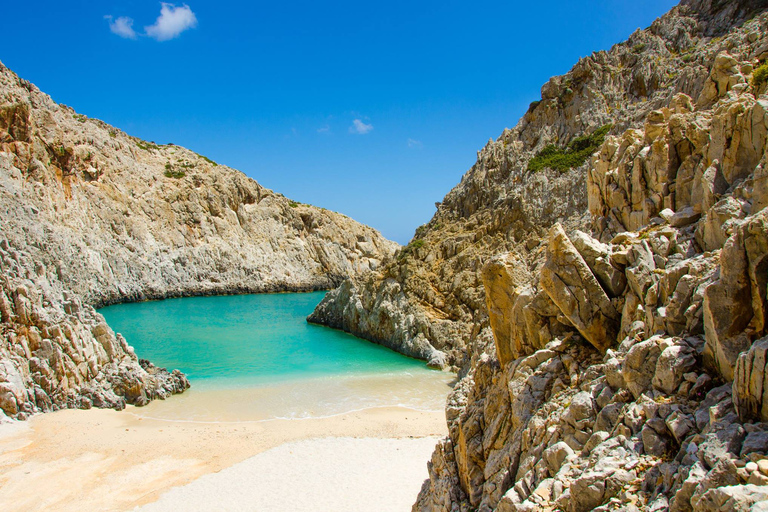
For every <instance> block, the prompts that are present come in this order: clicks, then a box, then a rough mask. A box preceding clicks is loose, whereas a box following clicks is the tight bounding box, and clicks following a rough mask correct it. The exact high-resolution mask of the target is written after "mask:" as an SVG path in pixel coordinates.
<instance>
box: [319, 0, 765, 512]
mask: <svg viewBox="0 0 768 512" xmlns="http://www.w3.org/2000/svg"><path fill="white" fill-rule="evenodd" d="M765 9H766V6H765V4H764V2H757V1H752V0H743V1H739V0H737V1H732V2H716V1H714V0H692V1H686V2H683V3H682V4H681V5H679V6H678V7H676V8H674V9H673V10H672V11H671V12H670V13H668V14H667V15H665V16H663V17H662V18H660V19H659V20H657V21H655V22H654V23H653V24H652V26H651V27H650V28H649V29H647V30H644V31H638V32H636V33H635V34H633V35H632V36H631V37H630V39H629V41H628V42H626V43H622V44H618V45H615V46H614V47H613V48H612V49H611V51H609V52H599V53H597V54H595V55H592V56H590V57H588V58H585V59H582V60H581V61H580V62H579V63H578V64H577V65H576V66H575V67H574V68H573V69H572V70H571V71H570V72H569V73H568V74H566V75H565V76H563V77H554V78H552V79H550V80H549V82H548V83H547V84H545V85H544V87H543V88H542V100H541V102H540V103H537V104H533V105H532V106H531V109H530V111H529V112H528V113H526V114H525V116H524V117H523V119H522V120H521V121H520V122H519V123H518V125H517V126H516V127H515V128H514V129H512V130H507V131H505V132H504V134H503V135H502V136H501V137H500V138H499V139H498V140H496V141H491V142H490V143H489V144H488V145H487V146H486V147H485V148H484V149H483V150H482V151H481V152H480V153H479V155H478V157H479V158H478V163H477V164H476V165H475V166H474V167H473V168H472V169H471V170H470V171H469V172H468V173H467V174H466V175H465V176H464V178H463V179H462V182H461V183H460V184H459V185H458V186H457V187H456V188H455V189H454V190H453V191H452V192H451V193H449V194H448V196H446V198H445V199H444V200H443V202H442V203H440V205H439V206H438V212H437V213H436V215H435V217H434V218H433V219H432V221H430V223H429V224H427V226H426V227H425V228H423V229H420V230H419V231H418V232H417V236H416V238H417V239H418V240H421V243H412V244H411V246H410V249H407V250H404V251H403V252H401V253H400V255H399V257H398V258H397V259H396V260H394V261H392V262H391V263H389V264H388V265H386V266H385V267H384V268H383V269H382V270H381V274H385V275H386V276H387V277H388V278H391V279H394V280H395V281H397V282H398V283H399V284H400V288H398V289H397V292H398V296H399V297H403V298H404V300H405V301H406V302H407V304H409V308H410V309H409V311H411V312H415V311H419V310H421V311H425V312H429V314H425V317H424V319H423V321H425V322H428V323H431V322H432V321H433V319H434V318H436V316H437V315H436V312H437V310H436V309H433V305H439V306H440V311H446V310H447V309H448V307H447V306H446V305H447V304H448V303H449V301H448V300H446V299H447V297H450V295H449V294H447V293H445V292H444V291H445V290H449V289H450V290H453V291H454V292H457V293H458V291H459V290H460V289H459V288H450V285H449V283H450V284H452V285H454V286H455V284H457V283H461V284H463V285H466V284H467V283H469V282H471V281H469V280H467V277H468V276H471V275H473V273H475V272H477V271H478V270H479V271H480V275H481V283H482V284H483V285H484V287H485V290H484V294H481V295H484V298H485V301H483V302H480V303H479V304H478V303H477V302H470V301H467V302H464V303H463V304H464V305H465V306H466V307H467V308H468V309H469V312H466V313H471V314H465V312H464V311H462V314H461V315H458V314H455V315H452V316H451V315H448V316H445V317H442V318H441V320H443V321H444V320H445V319H446V318H447V319H449V320H450V321H453V322H458V321H459V320H458V319H459V318H461V322H464V323H463V324H462V325H465V326H466V329H464V330H463V331H462V332H464V333H465V337H464V338H462V339H461V340H459V341H452V342H446V341H445V340H444V339H443V340H441V341H440V343H443V344H446V343H450V345H449V346H450V347H452V348H451V349H449V350H448V352H447V353H448V361H449V364H452V365H456V366H459V365H461V364H463V365H464V367H463V368H462V370H463V371H462V373H461V374H460V375H462V377H463V378H462V379H461V380H460V381H459V383H458V384H457V386H456V388H455V389H454V391H453V393H452V395H451V396H450V397H449V401H448V407H447V409H446V413H447V419H448V427H449V437H448V438H447V439H446V440H444V441H443V442H441V443H440V444H439V445H438V447H437V448H436V451H435V456H434V457H433V460H432V464H431V465H429V471H430V480H429V481H428V482H427V483H425V485H424V487H423V488H422V492H421V494H420V496H419V497H418V500H417V503H416V505H415V506H414V510H415V511H435V512H437V511H440V512H442V511H465V510H466V511H469V510H478V511H484V512H486V511H502V512H506V511H516V512H518V511H534V510H544V511H548V510H566V511H582V510H583V511H586V510H597V511H607V510H658V511H661V510H672V511H693V510H715V509H722V510H746V509H748V508H750V507H751V509H752V510H760V509H761V508H758V507H761V506H762V505H761V503H760V502H761V501H762V502H764V501H765V500H766V497H765V494H764V493H763V491H764V490H765V489H767V488H768V485H767V484H768V476H766V475H768V460H766V459H765V456H766V455H768V419H766V416H765V415H764V413H763V409H764V391H763V388H764V387H765V378H764V377H765V375H764V374H765V366H766V364H765V361H764V359H765V354H764V352H765V351H766V350H765V348H766V347H765V336H766V335H767V334H768V332H766V325H765V318H766V300H768V283H767V282H766V280H768V271H767V269H766V268H765V263H764V262H765V256H766V254H768V244H766V240H765V232H766V230H765V225H766V224H765V219H766V215H768V213H766V209H765V206H766V205H768V199H767V197H768V196H766V190H768V188H766V185H765V183H764V181H765V179H764V178H765V176H766V170H765V169H766V165H768V157H766V149H768V132H767V131H766V124H765V107H766V105H765V102H766V95H765V94H766V86H765V85H764V84H763V85H759V84H756V83H755V81H754V74H755V73H754V71H755V69H756V67H757V66H759V65H761V63H762V62H764V61H765V60H766V59H768V12H766V11H765ZM607 123H611V124H612V125H613V127H612V129H611V131H610V133H609V134H608V136H607V137H606V139H605V141H604V142H603V144H602V145H601V146H600V147H599V148H598V149H597V151H596V152H595V153H594V154H593V156H592V158H591V160H590V161H588V162H585V163H584V165H583V166H582V167H580V168H578V169H574V170H571V171H568V172H566V173H563V174H559V173H558V174H559V176H558V175H557V174H556V173H552V174H549V173H548V171H547V170H543V171H537V172H532V171H529V170H528V168H527V164H528V162H529V160H530V158H531V157H533V156H534V155H536V153H537V152H538V151H539V150H540V149H542V148H543V147H544V146H545V145H547V144H550V143H555V144H557V145H559V146H560V147H562V146H563V145H564V144H565V143H568V142H571V141H573V138H574V137H575V136H577V135H581V134H588V133H591V132H592V131H593V130H594V128H596V127H597V126H602V125H604V124H607ZM577 126H578V127H579V128H576V127H577ZM558 179H569V180H571V189H570V191H567V192H565V193H564V191H563V189H562V188H560V184H559V183H560V182H558V181H556V180H558ZM534 183H536V184H537V185H536V186H534V185H533V184H534ZM543 197H547V200H548V204H549V209H547V208H542V209H536V208H535V206H536V205H538V204H539V200H540V198H543ZM550 212H557V214H556V215H550ZM587 213H588V216H587V215H585V214H587ZM465 226H471V227H472V228H471V229H473V230H474V233H473V234H472V236H471V237H463V236H462V235H465V234H466V233H467V230H466V229H465ZM457 244H458V245H457ZM438 248H440V249H439V250H438ZM454 248H458V249H459V250H458V252H453V251H454ZM442 251H445V252H442ZM480 262H482V265H481V264H480ZM416 275H418V276H419V279H424V281H426V282H428V286H427V285H422V283H423V281H417V280H415V279H413V277H414V276H416ZM459 276H460V277H459ZM366 279H370V280H371V281H368V282H366V281H364V280H363V281H361V280H357V281H355V283H356V285H357V286H358V288H357V292H356V294H357V295H362V296H365V295H366V294H368V293H369V292H371V288H370V284H368V283H369V282H375V280H373V279H372V278H371V277H370V276H366ZM431 291H435V292H434V293H432V292H431ZM437 291H440V293H437ZM461 292H465V289H461ZM376 293H377V292H372V294H373V295H376ZM400 294H402V295H400ZM463 296H464V297H466V296H467V295H466V294H465V295H463ZM472 297H473V298H474V297H475V295H472ZM340 307H341V306H340V305H339V304H334V305H333V308H335V309H337V310H338V309H339V308H340ZM470 319H471V327H470V326H469V325H468V324H470ZM595 326H597V327H598V328H594V327H595ZM604 326H607V327H604ZM345 328H346V327H345ZM489 330H490V331H491V332H492V333H493V338H492V339H490V340H489V339H488V338H487V335H485V334H484V333H487V332H488V331H489ZM423 332H429V329H424V330H423ZM425 336H426V337H427V339H428V341H429V342H430V344H432V343H437V341H436V338H434V337H432V336H431V335H429V336H427V335H425ZM756 340H757V341H756ZM462 355H463V357H462ZM761 468H762V471H765V473H763V472H762V471H761Z"/></svg>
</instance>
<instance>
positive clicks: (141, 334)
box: [99, 292, 455, 422]
mask: <svg viewBox="0 0 768 512" xmlns="http://www.w3.org/2000/svg"><path fill="white" fill-rule="evenodd" d="M324 294H325V292H312V293H275V294H258V295H229V296H213V297H189V298H180V299H166V300H161V301H149V302H138V303H126V304H117V305H114V306H108V307H105V308H102V309H100V310H99V312H100V313H101V314H103V315H104V317H105V318H106V319H107V322H108V323H109V325H110V326H111V327H112V329H114V330H115V331H116V332H119V333H121V334H122V335H123V336H125V338H126V340H127V341H128V344H129V345H131V346H133V347H134V349H135V350H136V353H137V354H138V355H139V357H142V358H145V359H149V360H150V361H152V362H153V363H155V364H156V365H158V366H165V367H167V368H168V369H177V368H178V369H179V370H181V371H183V372H184V373H185V374H186V375H187V377H188V378H189V380H190V382H191V383H192V388H191V389H189V390H188V391H186V392H185V393H183V394H182V395H176V396H173V397H171V398H169V399H167V400H165V401H162V400H156V401H153V402H151V403H150V404H149V405H147V406H146V407H143V408H140V409H136V413H137V414H139V415H141V416H145V417H148V418H150V417H151V418H158V419H167V420H179V421H185V420H186V421H212V422H218V421H258V420H270V419H278V418H291V419H300V418H314V417H324V416H332V415H336V414H341V413H345V412H350V411H355V410H361V409H367V408H372V407H390V406H402V407H408V408H412V409H416V410H424V411H430V410H442V409H443V408H444V407H445V398H446V396H447V394H448V392H449V391H450V388H451V385H452V383H453V381H454V379H455V376H454V375H453V374H450V373H446V372H441V371H437V370H432V369H429V368H427V367H426V365H425V363H424V362H423V361H419V360H416V359H412V358H409V357H406V356H403V355H401V354H399V353H396V352H394V351H392V350H390V349H388V348H385V347H382V346H380V345H377V344H375V343H371V342H369V341H366V340H362V339H360V338H356V337H355V336H352V335H350V334H347V333H344V332H341V331H337V330H335V329H330V328H327V327H323V326H318V325H313V324H308V323H307V322H306V320H305V319H306V316H307V315H308V314H309V313H311V312H312V310H313V309H314V307H315V306H316V305H317V304H318V303H319V302H320V300H321V299H322V298H323V296H324Z"/></svg>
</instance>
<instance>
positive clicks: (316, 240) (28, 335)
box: [0, 64, 423, 417]
mask: <svg viewBox="0 0 768 512" xmlns="http://www.w3.org/2000/svg"><path fill="white" fill-rule="evenodd" d="M0 205H2V208H0V249H1V250H0V262H1V263H0V268H2V275H3V280H0V320H2V323H0V409H2V410H3V411H4V412H5V414H7V415H11V416H14V417H25V416H26V415H28V414H30V413H33V412H37V411H48V410H53V409H57V408H62V407H88V406H90V405H94V406H97V407H122V404H124V403H126V402H127V403H134V404H143V403H145V402H146V401H148V400H150V399H152V398H158V397H159V398H164V397H165V396H168V394H170V393H173V392H179V391H182V390H183V389H185V388H186V387H187V385H188V383H186V380H185V378H184V377H183V376H182V375H180V374H178V373H167V372H164V371H160V370H159V369H157V368H155V367H153V366H151V365H149V364H144V365H142V364H140V360H139V359H138V358H137V356H136V355H135V354H133V352H132V350H131V349H130V347H128V345H127V344H126V343H125V340H123V339H122V338H121V337H120V336H119V335H115V334H114V333H113V332H112V331H111V330H110V329H109V327H108V326H107V325H106V323H105V322H104V319H103V318H102V317H101V316H100V315H98V314H97V313H96V312H95V311H94V310H93V309H92V308H93V307H99V306H102V305H105V304H110V303H114V302H119V301H132V300H143V299H149V298H165V297H174V296H186V295H200V294H215V293H227V294H229V293H245V292H269V291H286V290H315V289H324V288H330V287H333V286H335V285H337V284H339V283H341V282H342V280H344V279H345V278H347V277H351V276H357V275H359V274H361V273H363V272H369V271H371V270H373V269H376V268H379V267H380V266H382V265H383V264H384V263H385V262H386V261H387V259H388V258H390V257H391V256H392V255H393V253H394V252H395V250H396V249H397V247H398V245H397V244H395V243H394V242H390V241H388V240H385V239H384V238H383V237H381V235H380V234H379V233H378V232H376V231H375V230H373V229H371V228H369V227H366V226H363V225H361V224H358V223H357V222H354V221H353V220H351V219H349V218H347V217H345V216H344V215H341V214H338V213H334V212H329V211H326V210H324V209H321V208H316V207H313V206H310V205H304V204H299V203H296V202H294V201H291V200H289V199H287V198H285V197H283V196H282V195H281V194H277V193H275V192H272V191H271V190H268V189H266V188H264V187H262V186H261V185H259V184H258V183H256V182H255V181H253V180H252V179H250V178H248V177H246V176H245V175H243V174H242V173H240V172H238V171H235V170H233V169H230V168H228V167H226V166H223V165H217V164H216V163H214V162H212V161H210V160H209V159H207V158H205V157H203V156H201V155H198V154H196V153H194V152H192V151H190V150H188V149H185V148H182V147H179V146H175V145H172V144H167V145H156V144H154V143H150V142H146V141H142V140H139V139H137V138H135V137H131V136H129V135H127V134H125V133H123V132H122V131H120V130H118V129H116V128H113V127H111V126H108V125H106V124H105V123H103V122H101V121H99V120H96V119H89V118H87V117H85V116H83V115H80V114H77V113H76V112H74V111H73V110H72V109H70V108H69V107H66V106H63V105H58V104H56V103H54V102H53V101H52V100H51V98H50V97H48V96H47V95H45V94H43V93H42V92H40V91H39V90H38V89H37V88H36V87H35V86H34V85H32V84H30V83H29V82H26V81H24V80H22V79H20V78H18V77H17V76H16V75H15V74H14V73H13V72H12V71H10V70H8V69H7V68H5V67H4V66H2V64H0ZM422 356H423V355H422Z"/></svg>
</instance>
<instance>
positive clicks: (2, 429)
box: [0, 406, 447, 512]
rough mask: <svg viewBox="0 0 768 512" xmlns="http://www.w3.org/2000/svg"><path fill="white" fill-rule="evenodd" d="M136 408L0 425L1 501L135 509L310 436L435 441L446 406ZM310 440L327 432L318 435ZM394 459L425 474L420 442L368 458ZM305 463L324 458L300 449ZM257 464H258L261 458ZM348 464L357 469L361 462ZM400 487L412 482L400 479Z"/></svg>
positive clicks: (20, 505)
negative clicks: (301, 411) (226, 417)
mask: <svg viewBox="0 0 768 512" xmlns="http://www.w3.org/2000/svg"><path fill="white" fill-rule="evenodd" d="M137 410H140V408H137V407H133V406H129V407H128V408H126V410H125V411H114V410H110V409H90V410H87V411H81V410H62V411H57V412H54V413H47V414H41V415H36V416H33V417H32V418H30V419H29V420H27V422H26V423H17V422H14V423H6V424H2V425H0V502H2V503H4V504H5V507H4V510H7V511H8V512H11V511H16V510H18V511H22V510H24V511H27V510H28V511H35V510H50V509H55V510H58V511H70V510H71V511H75V510H132V509H133V508H135V507H140V506H143V505H147V504H149V503H152V502H154V501H156V500H157V499H159V498H160V497H161V496H162V495H163V494H164V493H166V492H167V491H169V490H171V489H173V488H179V487H180V486H183V485H187V484H190V483H191V482H194V481H196V480H198V479H200V478H201V477H203V476H205V475H212V474H215V473H219V472H221V471H223V470H225V469H227V468H230V467H233V466H235V465H238V464H240V463H245V461H248V460H249V459H251V458H254V457H255V456H257V455H260V454H265V452H271V450H273V449H276V448H278V447H281V446H284V445H285V446H289V445H291V443H300V442H309V443H310V444H309V445H307V446H310V447H313V446H320V445H328V444H329V443H330V444H331V445H332V447H334V448H333V449H334V450H335V449H340V448H342V447H346V448H347V449H349V450H352V451H355V450H360V449H363V448H362V447H364V446H367V445H366V444H365V443H363V444H360V443H355V442H352V443H351V444H350V438H354V439H353V441H359V440H361V439H380V440H381V439H386V440H390V441H392V442H391V443H389V442H388V443H385V444H383V445H382V446H381V447H380V448H377V449H380V450H390V451H392V450H394V451H395V452H397V451H398V450H400V449H401V448H403V451H404V452H412V451H413V450H410V449H408V448H407V447H406V445H407V441H409V440H413V439H416V438H435V439H432V440H431V441H430V442H429V444H430V446H434V444H436V437H443V436H445V435H447V426H446V422H445V413H444V411H439V412H437V411H431V412H427V411H418V410H413V409H407V408H403V407H373V408H366V409H363V410H360V411H354V412H347V413H342V414H337V415H333V416H329V417H323V418H300V420H301V421H297V420H296V419H267V420H253V421H237V422H197V421H193V420H174V419H171V420H167V419H151V418H147V417H143V416H141V415H140V414H137ZM63 440H65V441H63ZM313 440H315V441H319V440H323V441H322V442H321V443H319V444H318V443H314V444H313V443H312V441H313ZM398 440H401V441H403V443H398V442H397V441H398ZM425 443H426V441H425ZM401 445H402V446H401ZM356 447H357V448H356ZM423 451H424V449H423V448H422V452H423ZM309 452H310V453H314V454H315V455H316V457H319V458H320V459H323V458H324V457H327V455H322V450H320V451H317V450H313V449H310V450H309ZM331 452H333V450H331ZM327 453H328V451H327V450H326V454H327ZM382 453H384V452H382ZM387 453H388V452H387ZM393 453H394V452H393ZM429 453H430V454H431V449H430V451H429ZM265 457H267V459H268V458H269V456H268V455H265ZM414 457H415V458H414ZM267 459H265V460H267ZM350 460H353V461H354V460H357V459H355V458H353V459H350ZM387 460H388V461H389V463H390V464H401V465H402V464H408V465H410V466H411V467H412V469H413V470H417V471H419V468H420V472H421V473H423V478H426V477H427V470H426V465H427V461H428V460H429V456H427V457H426V458H423V454H420V453H419V452H418V451H417V452H414V453H412V454H411V458H410V459H408V460H407V461H404V460H401V459H392V458H387V457H384V456H381V457H379V456H374V457H373V459H372V460H370V459H366V460H365V464H364V465H363V466H365V469H366V470H372V471H373V470H381V471H384V470H386V471H394V472H395V473H402V472H404V471H405V469H406V468H405V467H403V468H382V467H381V466H382V464H385V461H387ZM254 461H256V459H254ZM304 463H306V464H314V463H319V462H318V460H310V459H303V463H302V465H303V464H304ZM250 464H251V468H252V469H251V470H253V464H256V462H250ZM294 469H296V468H294ZM348 469H349V470H350V471H352V472H357V471H359V470H360V469H361V468H360V467H357V468H348ZM380 483H382V484H384V482H380ZM421 483H422V481H418V482H415V485H416V490H415V492H414V494H413V496H399V499H401V501H402V500H404V499H406V498H407V499H408V500H409V502H410V503H411V504H412V503H413V502H414V501H415V499H416V494H417V493H418V488H419V487H420V486H421ZM242 485H243V488H246V487H248V486H253V482H249V481H243V482H242ZM400 487H402V486H400ZM41 489H44V490H45V492H44V493H41ZM393 491H398V489H397V488H396V489H393ZM345 492H347V491H345ZM348 492H352V493H354V492H360V490H359V489H358V490H349V491H348ZM402 492H406V489H400V494H402ZM397 494H398V493H397V492H395V494H393V495H392V497H393V499H395V498H398V495H397ZM404 502H405V501H403V503H404ZM409 506H410V505H409Z"/></svg>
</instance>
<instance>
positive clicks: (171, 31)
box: [144, 2, 197, 41]
mask: <svg viewBox="0 0 768 512" xmlns="http://www.w3.org/2000/svg"><path fill="white" fill-rule="evenodd" d="M160 5H161V7H160V16H158V17H157V20H155V23H154V25H149V26H148V27H144V30H145V31H146V33H147V35H148V36H149V37H151V38H152V39H155V40H157V41H167V40H169V39H173V38H174V37H178V36H179V34H181V33H182V32H184V31H185V30H187V29H190V28H195V27H196V26H197V18H196V17H195V13H193V12H192V9H190V8H189V6H188V5H187V4H184V5H182V6H181V7H176V6H175V5H173V4H167V3H165V2H163V3H161V4H160Z"/></svg>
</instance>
